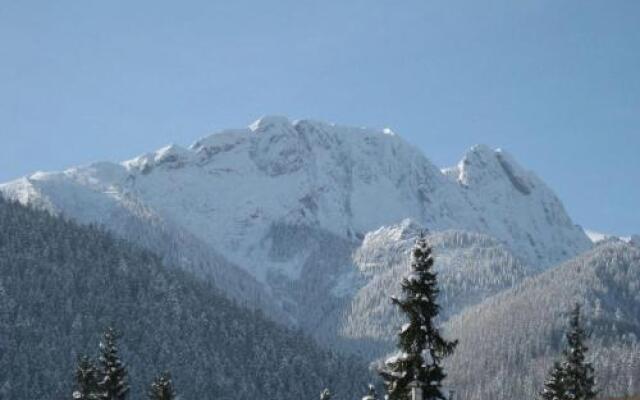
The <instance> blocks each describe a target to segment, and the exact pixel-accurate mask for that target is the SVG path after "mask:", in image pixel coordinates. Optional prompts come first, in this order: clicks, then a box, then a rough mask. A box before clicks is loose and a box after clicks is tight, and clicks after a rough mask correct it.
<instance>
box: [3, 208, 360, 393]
mask: <svg viewBox="0 0 640 400" xmlns="http://www.w3.org/2000/svg"><path fill="white" fill-rule="evenodd" d="M212 267H213V266H212ZM218 267H219V266H218ZM0 281H1V283H0V398H2V399H45V398H46V399H49V398H51V399H62V398H71V395H72V394H73V391H74V390H76V383H75V379H74V376H73V375H74V374H73V373H74V371H75V369H76V367H77V359H76V354H78V353H80V354H89V355H93V354H94V350H93V348H94V347H96V346H95V345H96V344H98V342H99V341H100V339H102V336H101V335H100V334H101V333H102V331H103V329H104V328H105V327H106V326H108V325H109V324H110V323H114V322H115V323H117V326H116V328H117V329H121V330H122V332H123V333H124V334H126V348H125V346H124V344H125V342H124V340H123V339H125V338H122V339H119V340H117V344H118V347H119V351H120V352H119V355H120V357H121V359H122V360H123V361H126V370H127V373H128V377H129V385H130V387H131V389H130V394H129V397H128V399H127V400H129V399H132V398H136V399H139V398H146V397H147V396H146V394H147V393H148V391H149V383H150V382H151V381H152V380H153V378H154V375H155V373H156V372H159V371H162V370H164V369H165V368H171V372H172V380H173V383H174V384H175V385H176V386H177V389H178V390H179V395H180V396H181V397H182V398H184V399H214V398H215V399H218V398H220V399H222V398H234V399H256V398H268V399H279V400H299V399H301V398H311V397H316V398H317V396H318V393H320V391H321V390H322V388H323V387H327V386H329V385H330V387H331V389H332V390H333V391H335V392H337V393H353V394H354V395H353V396H352V397H353V398H356V397H360V396H359V395H360V394H361V393H360V391H361V390H362V387H363V386H364V385H365V384H366V382H367V380H368V379H369V377H368V376H367V369H366V366H365V365H364V364H365V363H363V362H361V361H360V360H359V359H356V358H355V357H347V356H344V355H341V354H338V353H335V352H330V351H327V350H326V349H325V348H323V347H321V346H319V345H318V344H317V343H316V342H314V341H313V340H312V339H310V338H308V337H307V336H304V335H303V334H302V333H301V332H298V331H293V330H291V329H287V328H284V327H282V326H281V325H280V324H278V323H275V322H273V321H270V320H268V319H267V318H265V316H264V315H261V314H260V313H257V312H255V311H252V310H248V309H246V308H244V307H242V306H240V305H238V304H236V303H234V302H233V301H230V300H229V299H227V298H225V297H224V296H222V295H221V293H220V290H219V289H218V288H217V287H216V286H215V284H213V283H212V282H204V281H203V279H199V278H196V277H194V276H193V275H192V274H191V273H188V272H185V271H183V270H182V269H181V268H176V267H175V266H168V265H164V264H163V263H162V261H161V260H160V258H159V257H157V256H155V255H154V254H152V253H150V252H148V251H146V250H143V249H141V248H139V247H137V246H135V245H132V244H131V243H129V242H126V241H124V240H119V239H116V238H115V237H114V236H113V235H111V234H109V233H107V232H106V231H104V230H103V229H102V228H99V227H97V226H80V225H78V224H75V223H73V222H71V221H69V220H65V219H63V218H56V217H54V216H52V215H50V214H48V213H47V212H43V211H37V210H33V209H30V208H26V207H23V206H20V205H19V204H16V203H11V202H8V201H5V200H3V199H2V198H1V196H0ZM248 290H249V289H248ZM18 305H19V306H18ZM185 360H189V363H188V366H187V365H185V364H184V361H185ZM96 367H97V369H98V381H100V378H101V377H102V373H101V372H102V368H101V366H100V365H98V362H97V361H96ZM156 368H160V370H156ZM248 376H249V377H252V379H251V380H250V382H249V383H250V384H246V385H240V384H238V382H246V381H247V377H248Z"/></svg>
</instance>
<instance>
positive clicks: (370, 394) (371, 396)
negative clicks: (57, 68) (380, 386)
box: [362, 384, 378, 400]
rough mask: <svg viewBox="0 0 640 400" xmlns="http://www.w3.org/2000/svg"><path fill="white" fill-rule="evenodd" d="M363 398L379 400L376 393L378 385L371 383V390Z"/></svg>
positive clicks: (365, 399)
mask: <svg viewBox="0 0 640 400" xmlns="http://www.w3.org/2000/svg"><path fill="white" fill-rule="evenodd" d="M362 400H378V394H377V393H376V387H375V386H373V385H372V384H369V390H368V391H367V394H366V395H365V396H364V397H363V398H362Z"/></svg>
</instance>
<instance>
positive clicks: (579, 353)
mask: <svg viewBox="0 0 640 400" xmlns="http://www.w3.org/2000/svg"><path fill="white" fill-rule="evenodd" d="M588 336H589V335H588V334H587V332H586V331H585V329H584V327H583V326H582V321H581V314H580V305H579V304H576V306H575V307H574V309H573V310H572V311H571V319H570V322H569V332H567V348H566V349H565V350H564V351H563V352H562V355H563V356H564V358H565V362H564V365H563V366H564V370H565V371H564V372H565V375H566V377H565V382H566V383H565V386H566V388H567V395H568V396H569V398H570V399H575V400H589V399H593V398H594V397H596V395H597V392H596V390H595V378H594V372H593V366H592V365H591V363H588V362H587V361H586V353H587V351H588V350H589V348H588V347H587V346H586V344H585V342H586V340H587V339H588Z"/></svg>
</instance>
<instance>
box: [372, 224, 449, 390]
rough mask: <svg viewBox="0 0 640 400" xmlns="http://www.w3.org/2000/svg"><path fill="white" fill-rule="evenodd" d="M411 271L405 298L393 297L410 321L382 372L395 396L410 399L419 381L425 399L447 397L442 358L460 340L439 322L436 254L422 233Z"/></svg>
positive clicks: (403, 283)
mask: <svg viewBox="0 0 640 400" xmlns="http://www.w3.org/2000/svg"><path fill="white" fill-rule="evenodd" d="M412 255H413V260H412V263H411V271H410V274H409V275H408V276H407V277H406V278H404V279H403V281H402V292H403V295H404V296H403V298H401V299H399V298H392V300H393V302H394V303H395V304H396V305H397V306H398V307H399V308H400V311H401V312H402V313H403V314H404V315H405V316H406V318H407V319H408V322H407V323H406V324H404V325H403V326H402V329H401V330H400V333H399V335H398V336H399V340H398V347H399V352H398V353H397V354H396V355H395V356H394V357H391V358H389V359H388V360H387V361H386V362H385V366H384V367H383V368H382V369H381V371H380V375H381V376H382V378H383V379H384V383H385V387H386V389H387V392H388V394H389V398H390V399H391V400H407V399H409V396H410V393H409V391H410V385H419V386H420V388H421V389H422V393H423V398H424V399H445V396H444V395H443V393H442V391H441V390H440V389H441V385H442V380H443V379H444V378H445V376H446V375H445V373H444V371H443V369H442V365H441V363H442V359H443V358H444V357H446V356H448V355H450V354H451V353H453V350H454V349H455V347H456V345H457V341H447V340H445V339H444V338H443V337H442V336H441V335H440V331H439V329H438V327H437V326H436V322H435V318H436V317H437V316H438V313H439V311H440V306H439V305H438V303H437V296H438V284H437V279H436V273H435V272H433V270H432V268H433V257H432V256H431V248H430V247H429V245H428V244H427V240H426V239H425V237H424V236H423V235H421V236H420V237H419V238H418V240H417V241H416V244H415V246H414V248H413V254H412Z"/></svg>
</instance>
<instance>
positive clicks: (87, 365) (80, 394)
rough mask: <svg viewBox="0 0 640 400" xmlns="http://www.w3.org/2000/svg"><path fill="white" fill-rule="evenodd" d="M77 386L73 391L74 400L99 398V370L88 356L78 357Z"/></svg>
mask: <svg viewBox="0 0 640 400" xmlns="http://www.w3.org/2000/svg"><path fill="white" fill-rule="evenodd" d="M75 378H76V388H75V390H74V391H73V399H74V400H98V399H99V398H100V396H99V390H98V370H97V369H96V366H95V365H94V363H93V361H91V359H90V358H89V357H87V356H81V357H79V358H78V365H77V366H76V371H75Z"/></svg>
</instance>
